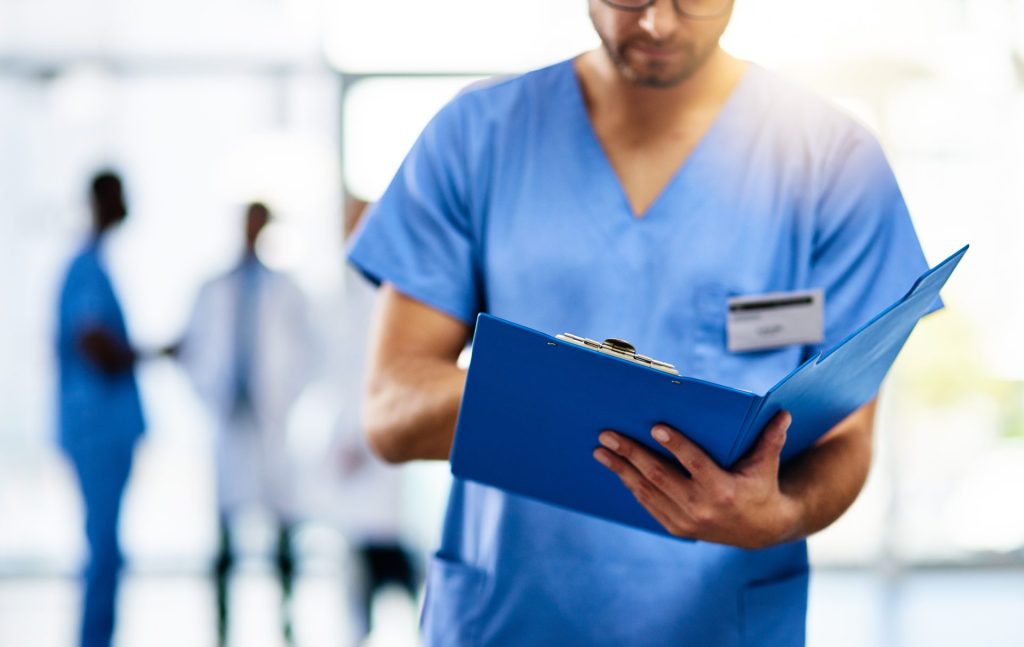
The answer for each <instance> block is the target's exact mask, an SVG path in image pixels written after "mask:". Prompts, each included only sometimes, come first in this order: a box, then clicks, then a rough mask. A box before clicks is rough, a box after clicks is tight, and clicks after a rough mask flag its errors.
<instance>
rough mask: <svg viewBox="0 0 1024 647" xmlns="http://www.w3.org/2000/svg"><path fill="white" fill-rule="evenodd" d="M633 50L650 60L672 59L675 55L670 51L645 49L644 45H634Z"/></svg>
mask: <svg viewBox="0 0 1024 647" xmlns="http://www.w3.org/2000/svg"><path fill="white" fill-rule="evenodd" d="M632 48H633V49H634V50H636V51H637V52H639V53H640V54H643V55H644V56H646V57H648V58H659V59H663V58H671V57H672V54H673V53H674V52H673V51H672V50H670V49H655V48H651V47H644V46H643V45H633V46H632Z"/></svg>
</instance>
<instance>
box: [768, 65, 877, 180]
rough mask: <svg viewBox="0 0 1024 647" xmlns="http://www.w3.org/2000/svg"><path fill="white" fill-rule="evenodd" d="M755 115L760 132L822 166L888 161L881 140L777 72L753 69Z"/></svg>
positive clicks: (843, 111)
mask: <svg viewBox="0 0 1024 647" xmlns="http://www.w3.org/2000/svg"><path fill="white" fill-rule="evenodd" d="M750 73H751V74H752V75H753V79H752V82H753V83H752V85H754V86H755V87H754V91H753V92H752V94H753V96H754V100H753V102H752V103H753V109H754V110H755V111H756V114H758V115H759V118H758V119H757V120H756V121H757V122H758V124H759V126H761V127H764V128H767V129H769V130H771V131H773V132H774V133H776V135H777V136H778V137H779V138H780V139H782V140H783V141H785V142H786V143H787V144H788V146H787V147H786V148H787V149H789V150H792V147H793V146H796V147H797V148H798V149H799V152H800V153H802V154H803V155H804V157H805V159H806V160H807V161H811V162H813V163H815V164H816V165H818V166H824V167H826V168H827V167H834V166H835V165H837V164H839V165H841V164H842V161H843V159H844V158H846V157H848V156H850V155H851V153H854V152H859V153H866V154H868V155H869V156H871V157H874V158H876V159H880V160H884V154H883V153H882V148H881V145H880V143H879V142H878V138H877V137H876V136H875V134H874V133H873V132H871V131H870V130H869V129H868V128H867V127H866V126H865V125H864V124H862V123H861V122H860V121H858V120H857V119H856V118H855V117H854V116H853V115H851V114H849V113H848V112H846V111H845V110H843V109H842V108H840V107H839V106H838V105H836V104H834V103H833V102H831V101H829V100H827V99H825V98H824V97H821V96H819V95H817V94H815V93H814V92H812V91H810V90H808V89H806V88H804V87H803V86H801V85H799V84H798V83H796V82H794V81H791V80H789V79H786V78H784V77H782V76H780V75H778V74H776V73H775V72H772V71H770V70H767V69H765V68H763V67H760V66H757V65H755V64H753V63H752V64H751V70H750Z"/></svg>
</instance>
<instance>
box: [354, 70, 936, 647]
mask: <svg viewBox="0 0 1024 647" xmlns="http://www.w3.org/2000/svg"><path fill="white" fill-rule="evenodd" d="M349 258H350V261H351V262H352V263H354V264H355V266H357V267H358V268H359V269H361V270H362V271H363V272H364V273H365V274H366V275H367V276H368V277H370V278H371V279H372V280H374V281H377V282H381V281H387V282H390V283H392V284H393V285H394V286H395V287H396V288H397V289H398V290H399V291H401V292H403V293H404V294H406V295H408V296H410V297H412V298H415V299H417V300H419V301H421V302H423V303H426V304H428V305H430V306H432V307H434V308H436V309H438V310H440V311H442V312H445V313H447V314H449V315H451V316H453V317H455V318H457V319H459V320H462V321H464V322H466V323H467V324H470V325H472V324H473V322H474V318H475V316H476V314H477V313H478V312H481V311H486V312H490V313H492V314H494V315H497V316H499V317H503V318H506V319H510V320H512V321H515V322H518V323H521V324H524V325H526V326H529V327H531V328H536V329H539V330H541V331H544V332H546V333H549V334H557V333H562V332H566V331H568V332H572V333H574V334H577V335H583V336H586V337H590V338H595V339H604V338H607V337H618V338H622V339H627V340H629V341H630V342H632V343H633V344H634V345H635V346H636V347H637V348H638V349H639V350H640V352H642V353H644V354H645V355H649V356H653V357H656V358H658V359H661V360H664V361H668V362H672V363H674V364H675V365H676V366H677V367H679V368H680V370H681V371H682V372H683V374H685V375H688V376H693V377H697V378H701V379H705V380H710V381H712V382H718V383H722V384H728V385H732V386H735V387H737V388H742V389H747V390H751V391H756V392H764V391H765V390H766V389H767V388H768V387H770V386H771V385H772V384H774V383H775V382H776V381H777V380H778V379H780V378H781V377H783V376H784V375H786V374H787V373H788V372H789V371H791V370H792V369H793V368H795V367H796V366H798V365H799V364H800V363H801V361H802V360H803V359H804V358H806V357H808V356H809V355H810V354H812V353H814V352H817V351H818V350H820V349H821V348H828V347H829V346H831V345H832V344H834V343H835V342H837V341H838V340H840V339H841V338H842V337H844V336H845V335H846V334H848V333H849V332H851V331H852V330H853V329H855V328H856V327H858V326H859V325H860V324H862V323H864V322H865V321H867V320H868V319H869V318H870V317H871V316H873V315H874V314H876V313H877V312H878V311H879V310H881V309H882V308H883V307H884V306H887V305H889V304H890V303H891V302H892V301H894V300H895V299H896V298H897V297H899V296H901V295H902V294H903V293H904V292H905V291H906V290H907V289H908V288H909V287H910V286H911V284H912V282H913V280H914V279H915V278H916V277H917V276H918V275H919V274H920V273H921V272H923V271H924V270H925V269H926V267H927V265H926V262H925V259H924V256H923V254H922V252H921V248H920V245H919V243H918V240H917V237H916V235H915V233H914V229H913V227H912V225H911V222H910V217H909V214H908V213H907V209H906V206H905V204H904V201H903V199H902V196H901V194H900V191H899V188H898V186H897V184H896V180H895V178H894V176H893V174H892V171H891V170H890V167H889V165H888V163H887V162H886V159H885V157H884V155H883V153H882V150H881V148H880V147H879V144H878V142H877V141H876V139H875V138H874V137H873V136H872V135H871V134H869V133H868V132H867V131H866V130H865V129H864V128H862V127H861V126H859V125H857V124H856V123H854V122H853V121H852V120H851V119H849V118H848V117H846V116H844V115H842V114H841V113H839V112H838V111H836V110H834V109H833V108H830V107H828V106H827V105H826V104H825V103H823V102H821V101H820V100H818V99H816V98H814V97H812V96H810V95H808V94H806V93H804V92H803V91H801V90H800V89H798V88H796V87H794V86H791V85H789V84H788V83H786V82H785V81H783V80H781V79H779V78H778V77H776V76H775V75H773V74H772V73H770V72H768V71H766V70H764V69H763V68H760V67H758V66H756V65H754V64H750V65H749V66H748V68H747V71H746V72H745V74H744V76H743V78H742V80H741V82H740V83H739V85H738V86H737V88H736V89H735V90H734V91H733V93H732V95H731V96H730V98H729V99H728V101H727V103H726V104H725V106H724V107H723V109H722V110H721V112H720V114H719V115H718V117H717V119H716V120H715V122H714V123H713V125H712V126H711V128H710V130H709V131H708V132H707V134H706V135H705V136H704V138H703V139H702V141H701V142H700V143H699V145H698V146H697V148H696V149H695V150H694V151H693V153H692V154H691V155H690V157H689V159H688V160H687V161H686V163H685V164H684V165H683V166H682V167H681V168H680V169H679V170H678V172H677V173H676V174H675V176H674V177H673V178H672V180H671V181H670V182H669V184H668V186H667V187H666V188H665V190H664V192H663V193H662V194H661V195H660V197H659V198H658V199H657V201H656V202H655V203H654V204H653V205H652V206H651V207H650V209H649V210H648V212H647V213H645V214H644V215H643V217H642V218H639V219H638V218H636V217H634V216H633V214H632V211H631V209H630V206H629V203H628V201H627V199H626V196H625V193H624V191H623V189H622V187H621V184H620V183H619V181H618V179H617V177H616V175H615V173H614V171H613V169H612V167H611V165H610V163H609V161H608V159H607V157H606V155H605V153H604V151H603V150H602V148H601V145H600V142H599V140H598V139H597V137H596V135H595V133H594V131H593V128H592V125H591V122H590V120H589V116H588V114H587V112H586V108H585V105H584V102H583V96H582V92H581V89H580V87H579V83H578V80H577V77H576V74H575V69H574V67H573V63H572V61H565V62H562V63H559V64H557V65H554V66H552V67H549V68H545V69H542V70H538V71H535V72H532V73H529V74H526V75H523V76H519V77H515V78H511V79H506V80H502V81H498V82H493V83H490V84H487V85H483V86H477V87H473V88H470V89H469V90H467V91H465V92H464V93H462V94H461V95H460V96H458V97H457V98H456V99H455V100H453V101H452V102H451V103H450V104H449V105H448V106H446V107H445V108H444V109H443V110H442V111H441V112H440V113H439V114H438V115H437V116H436V117H435V118H434V119H433V121H432V122H431V123H430V124H429V125H428V126H427V128H426V130H425V131H424V132H423V134H422V135H421V137H420V138H419V140H418V141H417V143H416V144H415V146H414V147H413V149H412V151H411V152H410V153H409V155H408V157H407V158H406V160H405V162H404V163H403V165H402V167H401V169H400V170H399V172H398V174H397V175H396V177H395V179H394V181H393V182H392V184H391V185H390V187H389V188H388V190H387V191H386V193H385V194H384V196H383V197H382V198H381V200H380V202H379V203H378V204H377V205H376V207H375V208H374V209H373V211H372V212H371V214H370V215H369V216H368V218H367V220H366V222H365V223H364V225H363V227H362V229H361V230H360V231H359V233H358V234H357V237H356V239H355V241H354V243H353V246H352V248H351V250H350V256H349ZM818 287H820V288H823V289H824V290H825V294H826V306H825V340H824V341H823V343H822V344H821V345H820V346H818V347H813V348H812V347H806V346H803V347H802V346H791V347H787V348H782V349H778V350H772V351H764V352H755V353H744V354H732V353H729V352H728V351H727V349H726V336H725V323H726V299H727V298H729V297H731V296H737V295H748V294H758V293H764V292H775V291H788V290H801V289H807V288H818ZM566 478H567V479H568V478H572V475H571V474H567V475H566ZM807 582H808V579H807V552H806V544H805V543H804V542H802V541H800V542H794V543H790V544H785V545H780V546H776V547H773V548H770V549H765V550H760V551H750V550H742V549H739V548H734V547H729V546H722V545H717V544H711V543H705V542H692V543H688V542H682V541H677V540H673V539H669V538H665V537H661V536H655V535H653V534H648V533H645V532H643V531H639V530H634V529H631V528H627V527H623V526H619V525H616V524H613V523H609V522H605V521H601V520H597V519H592V518H589V517H586V516H583V515H580V514H576V513H572V512H567V511H564V510H561V509H557V508H554V507H550V506H547V505H544V504H541V503H537V502H534V501H531V500H528V499H525V498H522V497H518V496H514V495H509V494H506V493H504V492H501V491H499V490H497V489H493V488H489V487H485V486H482V485H479V484H475V483H471V482H465V481H461V480H456V481H455V482H454V483H453V486H452V491H451V494H450V498H449V504H448V512H447V517H446V520H445V528H444V536H443V539H442V542H441V548H440V550H439V552H438V554H437V555H436V558H435V560H434V562H433V564H432V566H431V572H430V574H429V580H428V589H427V600H426V605H425V609H424V617H423V623H424V632H425V634H426V635H425V638H426V641H427V644H430V645H547V644H564V645H590V646H595V645H609V646H611V645H615V646H619V645H645V646H658V645H666V646H668V645H672V646H679V645H716V646H718V647H730V646H739V645H772V646H773V647H780V646H786V645H803V644H804V620H805V614H806V602H807Z"/></svg>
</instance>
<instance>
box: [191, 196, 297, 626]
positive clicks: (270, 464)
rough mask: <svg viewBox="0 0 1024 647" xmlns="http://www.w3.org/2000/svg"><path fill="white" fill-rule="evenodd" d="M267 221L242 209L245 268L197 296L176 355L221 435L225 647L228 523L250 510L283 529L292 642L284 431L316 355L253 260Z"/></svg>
mask: <svg viewBox="0 0 1024 647" xmlns="http://www.w3.org/2000/svg"><path fill="white" fill-rule="evenodd" d="M270 219H271V212H270V210H269V209H268V208H267V206H266V205H264V204H262V203H259V202H254V203H251V204H249V205H248V206H247V207H246V210H245V219H244V246H243V249H242V254H241V258H240V259H239V261H238V263H237V264H236V265H235V266H234V267H233V268H232V269H231V270H230V271H229V272H228V273H227V274H224V275H223V276H219V277H217V278H214V279H213V280H211V281H209V282H207V283H206V284H205V285H204V286H203V287H202V288H201V289H200V292H199V295H198V297H197V298H196V302H195V305H194V306H193V309H192V315H191V318H190V320H189V322H188V325H187V328H186V331H185V334H184V336H183V338H182V340H181V342H180V343H179V345H178V356H179V359H180V360H181V363H182V366H183V367H184V368H185V370H186V372H187V373H188V375H189V377H190V378H191V381H192V383H193V385H194V386H195V388H196V391H197V393H198V394H199V396H200V397H201V398H202V400H203V401H204V403H205V404H206V405H207V407H208V409H209V410H210V412H211V413H212V414H213V417H214V419H215V423H216V425H217V437H216V450H215V452H216V461H217V506H218V516H219V521H220V541H219V547H218V552H217V557H216V563H215V567H214V576H215V581H216V586H217V610H218V614H217V618H218V625H217V627H218V636H219V640H220V644H226V641H227V632H228V610H229V606H230V604H229V597H228V588H229V578H230V575H231V572H232V569H233V567H234V564H235V561H236V560H235V552H236V551H235V546H234V543H235V542H234V540H233V537H232V532H231V522H232V520H233V519H234V518H236V516H237V514H238V513H239V512H241V511H242V510H244V509H246V508H249V507H257V508H261V509H262V510H264V511H266V512H269V513H270V514H271V515H272V516H273V518H274V520H275V523H276V524H277V528H276V533H277V542H276V546H275V549H274V564H275V567H276V570H277V573H278V577H279V578H280V581H281V590H282V609H281V615H282V630H283V633H284V636H285V638H286V640H287V641H288V642H289V643H290V642H291V640H292V625H291V611H290V602H291V593H292V585H293V582H294V579H295V555H294V550H293V547H292V538H293V533H294V529H295V526H296V524H297V522H298V516H299V511H298V504H297V501H296V493H295V487H294V486H295V478H296V475H295V473H294V465H293V462H292V460H291V457H290V453H289V448H288V444H287V437H286V430H287V422H288V415H289V413H290V412H291V409H292V406H293V405H294V404H295V401H296V400H297V399H298V397H299V395H300V394H301V392H302V390H303V389H304V388H305V387H306V385H307V383H308V382H309V380H310V377H311V371H312V367H313V352H314V351H315V347H314V346H315V345H314V341H313V338H312V335H311V326H310V322H309V319H308V312H307V304H306V299H305V296H304V295H303V293H302V291H301V290H300V289H299V287H298V286H297V285H296V284H295V283H294V282H293V281H292V280H291V279H289V278H288V277H287V276H286V275H284V274H283V273H281V272H278V271H275V270H272V269H270V268H268V267H267V266H266V265H264V264H263V262H262V261H261V260H260V258H259V256H258V255H257V254H256V244H257V242H258V240H259V238H260V236H261V234H262V233H263V231H264V228H265V227H266V226H267V224H268V223H269V222H270Z"/></svg>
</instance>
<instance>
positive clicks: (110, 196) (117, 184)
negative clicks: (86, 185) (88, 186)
mask: <svg viewBox="0 0 1024 647" xmlns="http://www.w3.org/2000/svg"><path fill="white" fill-rule="evenodd" d="M92 197H93V198H95V200H96V202H98V203H99V204H110V203H112V202H114V201H120V200H121V198H122V196H121V177H120V176H119V175H118V174H117V173H115V172H114V171H100V172H99V173H97V174H96V175H95V176H94V177H93V179H92Z"/></svg>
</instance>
